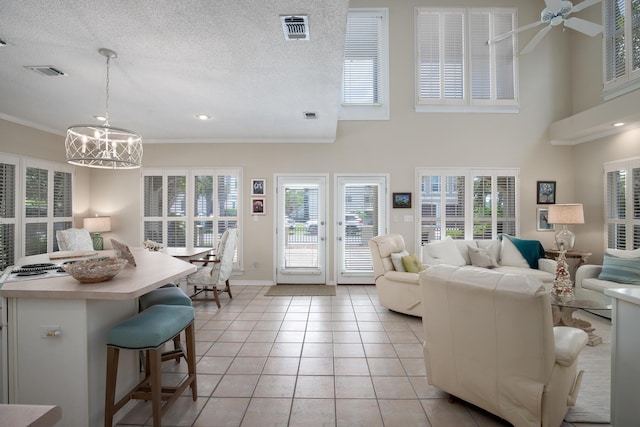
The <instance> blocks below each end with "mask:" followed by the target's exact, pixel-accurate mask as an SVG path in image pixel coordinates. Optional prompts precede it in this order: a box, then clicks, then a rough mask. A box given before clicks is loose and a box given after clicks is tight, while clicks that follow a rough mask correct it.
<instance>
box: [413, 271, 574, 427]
mask: <svg viewBox="0 0 640 427" xmlns="http://www.w3.org/2000/svg"><path fill="white" fill-rule="evenodd" d="M420 289H421V294H422V324H423V329H424V357H425V364H426V369H427V380H428V382H429V384H432V385H434V386H436V387H438V388H440V389H442V390H444V391H445V392H447V393H450V394H452V395H454V396H456V397H458V398H460V399H462V400H465V401H467V402H470V403H472V404H474V405H476V406H479V407H481V408H483V409H485V410H487V411H489V412H491V413H493V414H495V415H497V416H499V417H501V418H503V419H505V420H507V421H508V422H510V423H512V424H513V425H515V426H519V427H522V426H549V427H557V426H559V425H561V424H562V421H563V419H564V417H565V415H566V413H567V411H568V409H569V406H573V405H574V404H575V401H576V398H577V395H578V391H579V389H580V382H581V378H582V371H580V372H577V363H578V355H579V354H580V352H581V351H582V349H583V348H584V347H585V345H586V344H587V334H586V333H585V332H584V331H582V330H580V329H576V328H569V327H555V328H554V327H553V322H552V314H551V299H550V295H549V293H548V292H547V291H545V289H544V287H543V286H542V282H541V281H540V280H538V279H533V278H527V277H525V276H523V275H515V274H504V273H498V272H494V271H490V270H484V271H483V270H469V269H463V268H459V267H454V266H449V265H439V266H434V267H431V268H429V269H427V270H426V271H424V272H422V273H420Z"/></svg>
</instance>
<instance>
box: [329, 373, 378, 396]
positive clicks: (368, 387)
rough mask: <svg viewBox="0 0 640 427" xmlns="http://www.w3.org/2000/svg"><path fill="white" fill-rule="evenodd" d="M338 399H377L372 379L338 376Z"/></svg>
mask: <svg viewBox="0 0 640 427" xmlns="http://www.w3.org/2000/svg"><path fill="white" fill-rule="evenodd" d="M335 384H336V399H375V397H376V393H375V391H374V389H373V383H372V382H371V377H365V376H361V377H358V376H338V375H337V376H336V377H335Z"/></svg>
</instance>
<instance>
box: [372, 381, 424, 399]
mask: <svg viewBox="0 0 640 427" xmlns="http://www.w3.org/2000/svg"><path fill="white" fill-rule="evenodd" d="M371 379H372V380H373V386H374V388H375V389H376V396H377V397H378V399H417V396H416V393H415V392H414V391H413V386H412V385H411V382H410V381H409V379H408V378H407V377H371Z"/></svg>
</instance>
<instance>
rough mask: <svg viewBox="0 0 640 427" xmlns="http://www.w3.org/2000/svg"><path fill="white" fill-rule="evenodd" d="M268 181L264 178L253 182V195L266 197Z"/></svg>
mask: <svg viewBox="0 0 640 427" xmlns="http://www.w3.org/2000/svg"><path fill="white" fill-rule="evenodd" d="M266 185H267V181H266V180H265V179H263V178H260V179H252V180H251V195H252V196H264V195H265V194H266Z"/></svg>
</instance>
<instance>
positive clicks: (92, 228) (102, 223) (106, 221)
mask: <svg viewBox="0 0 640 427" xmlns="http://www.w3.org/2000/svg"><path fill="white" fill-rule="evenodd" d="M82 226H83V227H84V228H85V229H86V230H87V231H88V232H89V233H92V235H93V249H95V250H97V251H101V250H102V249H104V240H103V239H102V236H101V235H100V233H102V232H105V231H111V217H108V216H94V217H89V218H84V219H83V220H82Z"/></svg>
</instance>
